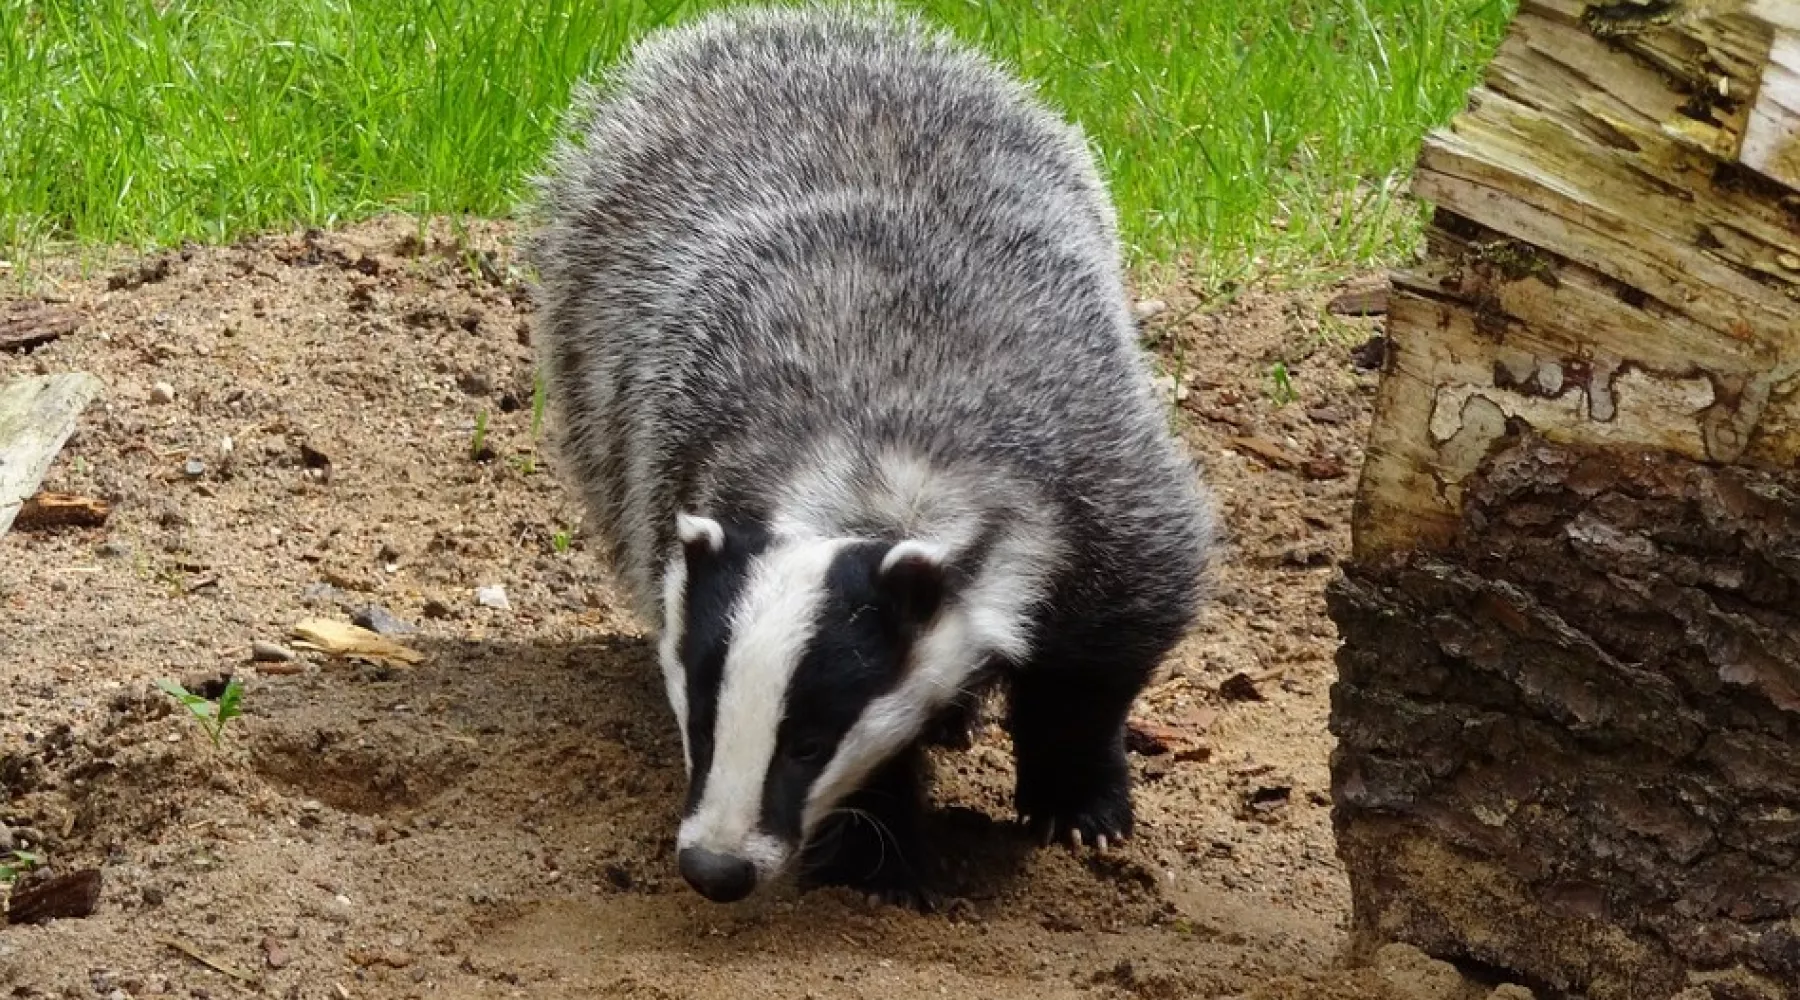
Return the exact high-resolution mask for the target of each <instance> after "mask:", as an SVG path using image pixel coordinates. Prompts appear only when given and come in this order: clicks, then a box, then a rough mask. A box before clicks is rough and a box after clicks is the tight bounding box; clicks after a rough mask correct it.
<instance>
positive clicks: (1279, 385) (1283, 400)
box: [1269, 361, 1300, 406]
mask: <svg viewBox="0 0 1800 1000" xmlns="http://www.w3.org/2000/svg"><path fill="white" fill-rule="evenodd" d="M1269 381H1270V382H1271V383H1272V388H1271V389H1270V391H1269V396H1270V397H1271V398H1272V399H1274V400H1275V405H1276V406H1286V405H1288V404H1289V403H1291V402H1293V401H1294V400H1296V399H1299V398H1300V393H1299V392H1298V391H1296V390H1295V389H1294V379H1293V376H1292V375H1291V374H1289V372H1288V367H1287V363H1286V362H1282V361H1277V362H1275V364H1274V365H1273V366H1271V367H1270V368H1269Z"/></svg>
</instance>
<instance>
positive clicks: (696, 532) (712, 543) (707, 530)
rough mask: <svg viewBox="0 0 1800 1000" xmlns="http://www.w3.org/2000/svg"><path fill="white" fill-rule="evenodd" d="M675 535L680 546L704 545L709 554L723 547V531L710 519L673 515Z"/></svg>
mask: <svg viewBox="0 0 1800 1000" xmlns="http://www.w3.org/2000/svg"><path fill="white" fill-rule="evenodd" d="M675 534H676V535H677V536H679V537H680V539H681V544H682V545H686V546H693V545H700V544H704V545H705V546H706V548H707V551H709V552H717V551H719V550H720V549H723V548H724V547H725V529H724V528H723V527H721V526H720V525H719V522H717V521H715V520H713V519H712V518H710V517H699V516H696V515H693V514H679V513H678V514H676V515H675Z"/></svg>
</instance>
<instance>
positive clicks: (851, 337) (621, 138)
mask: <svg viewBox="0 0 1800 1000" xmlns="http://www.w3.org/2000/svg"><path fill="white" fill-rule="evenodd" d="M557 143H558V144H557V146H556V148H555V149H554V150H553V152H552V153H551V155H550V157H549V159H548V161H547V163H546V166H545V167H544V169H543V170H542V172H541V173H540V174H539V176H538V178H537V180H536V185H537V186H536V189H535V190H536V198H535V200H534V202H533V205H534V206H535V220H534V221H533V222H532V224H531V229H530V235H529V237H528V243H527V249H526V253H527V255H528V259H529V260H530V261H531V263H532V265H533V267H534V269H535V271H536V272H537V275H538V278H537V288H538V296H539V302H538V308H537V311H536V315H537V320H536V323H537V327H536V331H535V337H534V340H535V342H536V343H537V344H538V345H539V351H540V357H539V363H540V366H541V371H542V373H543V375H542V377H543V378H544V385H545V390H546V396H547V399H548V400H549V403H550V406H551V409H552V414H553V421H552V425H551V426H552V443H553V453H554V454H555V455H556V456H557V460H558V463H559V466H560V467H561V468H562V469H563V471H564V474H565V475H566V476H567V477H568V478H569V481H570V483H571V486H572V487H573V488H575V489H578V490H579V493H580V496H581V498H582V505H583V507H584V514H585V519H586V521H587V530H588V532H589V534H590V537H591V538H592V539H594V540H595V542H596V544H597V547H598V549H599V550H600V552H601V554H602V556H603V557H604V560H605V562H606V563H608V564H609V565H610V567H611V569H612V571H613V573H614V574H615V576H616V578H617V579H618V580H619V582H620V584H621V587H622V589H623V590H625V591H626V592H628V593H629V594H630V595H631V597H632V599H633V601H634V602H635V605H636V609H637V611H638V612H639V613H640V614H641V615H642V617H643V619H644V621H645V623H646V626H647V627H648V628H650V629H652V630H653V631H654V632H655V634H656V637H657V651H658V658H659V659H660V663H661V672H662V681H663V685H664V687H665V689H666V693H667V699H668V705H669V708H670V709H671V710H672V712H673V715H674V718H675V722H676V725H677V727H678V729H679V732H680V744H681V753H682V759H683V763H684V765H685V768H686V774H687V796H686V802H685V805H684V806H683V809H682V814H681V815H682V818H681V821H680V825H679V830H678V832H677V836H676V845H675V859H676V867H677V868H678V869H679V871H680V874H681V876H682V877H683V879H684V880H685V881H686V882H687V883H688V884H689V885H691V886H692V888H693V889H694V890H695V891H697V892H698V893H699V894H701V895H702V896H704V897H706V898H707V899H710V900H713V901H715V902H734V901H739V900H743V899H746V898H748V897H750V896H752V894H754V893H756V892H757V891H758V890H759V889H762V888H763V887H766V886H769V885H772V884H775V883H777V882H782V881H786V880H787V877H788V876H790V875H794V876H796V880H797V881H803V882H804V883H805V884H806V885H808V886H819V885H838V886H849V887H854V888H856V889H859V890H861V891H864V892H866V893H869V894H870V895H873V896H877V897H880V898H884V899H889V900H892V901H895V902H910V903H914V904H919V903H921V901H927V900H929V898H930V893H929V890H928V888H927V887H926V885H925V882H926V881H927V880H926V879H925V877H924V873H925V871H926V861H927V859H928V855H927V853H926V850H925V846H926V845H925V844H924V843H923V841H924V840H925V837H924V832H923V817H924V810H925V800H926V795H925V782H926V780H927V772H926V770H925V758H926V754H927V751H928V748H929V746H930V745H931V743H932V741H933V738H934V736H935V735H938V734H941V733H942V732H944V731H946V730H945V726H944V723H945V720H951V721H952V722H954V721H955V720H957V719H964V720H966V718H967V713H968V712H969V711H970V706H971V704H972V702H973V700H974V698H975V697H976V696H977V695H978V694H979V693H980V692H982V691H983V690H985V688H986V687H987V686H992V687H998V688H1002V689H1003V691H1004V695H1005V713H1004V726H1005V729H1006V731H1007V732H1008V734H1009V735H1010V738H1011V746H1012V751H1013V759H1014V762H1015V770H1016V775H1015V784H1014V789H1013V797H1014V803H1013V804H1014V808H1015V809H1016V810H1017V814H1018V815H1017V818H1018V819H1019V820H1020V821H1022V822H1023V823H1024V824H1025V826H1026V828H1027V829H1028V830H1029V831H1030V832H1032V833H1034V834H1035V835H1037V836H1039V837H1040V838H1042V841H1043V843H1045V844H1049V843H1052V842H1054V841H1056V840H1061V841H1063V842H1064V843H1065V844H1067V845H1070V846H1072V847H1074V848H1075V849H1077V850H1087V849H1098V850H1106V849H1108V847H1109V846H1110V845H1112V844H1116V843H1118V842H1120V841H1123V840H1124V839H1126V838H1127V837H1129V836H1130V835H1131V834H1132V832H1133V809H1132V801H1131V787H1130V772H1129V768H1128V764H1127V759H1126V756H1125V742H1124V737H1125V728H1126V719H1127V715H1128V713H1129V711H1130V709H1131V706H1132V704H1133V702H1134V701H1135V699H1136V698H1137V696H1138V695H1139V693H1140V692H1141V690H1142V688H1143V687H1144V686H1145V685H1146V683H1147V681H1148V679H1149V678H1150V677H1151V676H1152V674H1153V672H1154V671H1155V670H1156V668H1157V667H1158V665H1159V663H1160V662H1161V661H1162V659H1163V658H1164V657H1165V656H1166V655H1167V654H1168V652H1169V651H1170V650H1171V648H1172V647H1173V646H1174V645H1175V644H1176V643H1178V642H1179V641H1180V640H1181V639H1182V637H1183V636H1184V635H1185V633H1186V632H1187V630H1188V629H1189V628H1190V627H1191V626H1192V625H1193V622H1194V619H1195V617H1196V615H1197V613H1198V604H1199V602H1200V600H1201V599H1202V597H1203V591H1204V578H1205V574H1206V571H1207V568H1208V550H1209V547H1210V545H1211V544H1212V539H1213V532H1214V522H1213V515H1212V507H1211V498H1210V494H1209V493H1208V492H1207V489H1206V487H1205V485H1204V484H1203V483H1202V482H1201V480H1200V477H1199V475H1198V472H1197V469H1196V468H1195V465H1194V463H1193V461H1192V459H1191V458H1189V457H1188V456H1187V455H1186V453H1185V452H1184V450H1183V448H1182V446H1181V445H1180V443H1179V441H1178V440H1177V438H1176V436H1175V435H1174V433H1173V431H1172V428H1171V426H1170V421H1169V416H1168V414H1167V413H1166V412H1165V411H1164V410H1163V409H1162V408H1161V406H1160V405H1159V404H1158V402H1157V400H1156V397H1155V394H1154V392H1153V387H1152V386H1153V383H1152V379H1151V370H1150V367H1149V363H1148V361H1147V359H1146V357H1145V355H1144V353H1143V352H1142V350H1141V348H1140V347H1139V344H1138V336H1137V331H1136V328H1135V323H1134V320H1133V317H1132V314H1131V310H1130V300H1129V298H1128V295H1127V291H1126V287H1125V269H1124V264H1123V257H1122V253H1121V250H1120V246H1119V239H1118V235H1117V219H1116V215H1115V209H1114V208H1113V206H1112V203H1111V201H1110V199H1109V195H1108V193H1107V190H1106V188H1105V186H1104V183H1103V181H1102V179H1101V175H1100V172H1099V168H1098V165H1097V163H1096V162H1095V159H1094V157H1093V156H1092V154H1091V153H1090V151H1089V149H1088V147H1087V144H1086V140H1085V138H1084V135H1083V133H1082V132H1081V131H1080V130H1079V129H1078V127H1077V126H1075V125H1073V124H1071V123H1069V122H1067V121H1065V120H1064V119H1062V118H1061V117H1059V116H1058V115H1057V114H1055V113H1053V112H1052V111H1051V110H1050V108H1049V107H1048V106H1047V104H1046V103H1044V102H1043V101H1041V100H1040V99H1039V98H1038V97H1037V95H1036V94H1035V92H1034V91H1033V90H1032V89H1031V88H1030V87H1029V86H1028V85H1027V84H1025V83H1024V82H1022V81H1021V80H1020V79H1018V78H1015V77H1014V76H1012V75H1010V74H1009V73H1008V72H1007V71H1006V70H1004V69H1003V68H1001V67H1000V65H999V64H998V63H997V62H994V61H991V60H989V59H988V58H986V57H985V56H983V55H981V54H978V52H977V51H976V50H974V49H973V48H972V47H969V46H966V45H964V44H963V43H960V42H959V41H957V40H955V39H954V38H953V37H952V36H950V35H949V34H948V33H947V32H945V31H943V30H942V29H940V28H937V27H935V26H931V25H928V24H927V23H925V22H924V21H922V20H921V19H920V18H919V17H918V16H916V15H913V14H908V13H903V12H900V11H897V10H896V9H894V8H892V7H888V6H885V5H879V4H875V5H861V6H855V7H851V6H833V5H829V4H823V3H817V2H815V3H811V4H805V5H792V6H759V7H747V6H740V7H734V8H728V9H726V10H725V11H723V12H718V13H713V14H710V15H705V16H703V17H700V18H698V19H696V20H691V21H688V22H685V23H683V24H681V25H678V26H674V27H665V28H662V29H658V30H657V31H655V32H652V33H650V34H648V35H646V36H645V37H644V38H643V39H642V40H640V42H639V43H638V44H637V46H636V47H635V48H634V49H633V50H632V52H631V53H630V54H629V55H628V56H627V58H626V59H625V60H623V61H622V63H621V64H620V65H618V66H617V67H616V68H614V69H613V70H611V71H609V72H607V73H605V74H603V75H602V76H601V77H599V79H598V81H597V82H595V83H590V84H584V85H583V86H582V87H581V88H580V89H579V90H578V92H577V95H576V98H575V100H574V102H573V108H572V110H571V111H570V112H569V117H568V118H567V119H566V120H565V123H564V129H563V132H562V134H561V135H560V137H559V138H558V140H557ZM927 905H928V904H927Z"/></svg>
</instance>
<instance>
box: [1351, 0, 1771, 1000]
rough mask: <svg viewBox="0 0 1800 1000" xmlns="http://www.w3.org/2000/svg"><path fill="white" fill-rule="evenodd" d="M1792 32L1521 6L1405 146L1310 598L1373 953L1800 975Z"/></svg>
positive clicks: (1762, 986)
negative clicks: (1344, 522) (1322, 575)
mask: <svg viewBox="0 0 1800 1000" xmlns="http://www.w3.org/2000/svg"><path fill="white" fill-rule="evenodd" d="M1797 53H1800V0H1780V2H1772V0H1765V2H1744V0H1714V2H1710V3H1670V2H1661V0H1649V2H1636V0H1628V2H1620V3H1616V4H1606V5H1586V4H1583V3H1580V2H1576V0H1526V2H1525V3H1523V5H1522V7H1521V10H1520V12H1519V15H1518V18H1517V20H1516V22H1515V23H1514V25H1513V27H1512V30H1511V31H1510V33H1509V36H1508V38H1507V41H1506V42H1505V44H1504V45H1503V46H1502V48H1501V50H1500V52H1499V54H1498V55H1497V56H1496V58H1495V60H1494V62H1493V64H1492V66H1491V67H1490V70H1489V72H1488V75H1487V78H1486V81H1485V84H1484V86H1483V87H1481V88H1478V89H1477V91H1476V92H1475V94H1474V95H1472V99H1471V103H1470V108H1469V110H1468V111H1467V112H1466V113H1465V114H1464V115H1462V116H1460V117H1459V118H1458V119H1457V121H1456V122H1455V123H1454V124H1453V125H1452V126H1451V127H1450V128H1449V129H1447V130H1446V131H1444V132H1443V133H1441V134H1438V135H1435V136H1433V137H1432V138H1431V139H1430V140H1429V141H1428V142H1427V145H1426V148H1425V150H1424V152H1423V153H1422V155H1421V157H1420V162H1419V170H1418V173H1417V177H1416V180H1415V190H1416V191H1417V192H1418V193H1419V194H1420V195H1422V196H1424V197H1425V198H1427V199H1429V200H1431V201H1432V202H1434V203H1435V204H1436V206H1437V208H1436V212H1435V215H1434V220H1433V224H1432V227H1431V230H1430V233H1429V238H1428V252H1427V255H1426V258H1425V260H1424V261H1423V262H1422V263H1421V264H1420V265H1418V266H1417V267H1415V268H1412V269H1410V270H1408V271H1406V272H1404V273H1401V274H1399V275H1396V279H1395V289H1394V294H1393V297H1392V303H1391V311H1390V318H1389V331H1388V336H1389V340H1390V345H1389V350H1388V352H1387V364H1386V370H1385V372H1384V375H1383V379H1382V386H1381V390H1380V393H1379V396H1378V403H1377V408H1376V416H1375V423H1374V427H1373V430H1372V432H1371V441H1370V447H1369V449H1368V454H1369V458H1368V462H1367V464H1366V466H1365V468H1364V470H1363V479H1362V482H1361V486H1360V490H1359V496H1358V502H1357V505H1356V510H1355V515H1354V517H1355V520H1354V525H1353V530H1354V537H1355V543H1354V553H1353V558H1352V560H1351V561H1350V563H1349V564H1348V565H1347V566H1346V567H1345V573H1344V575H1343V577H1342V578H1341V579H1340V580H1339V581H1338V582H1337V583H1336V584H1335V585H1334V586H1333V587H1332V589H1331V592H1330V602H1331V613H1332V615H1333V617H1334V618H1335V619H1336V621H1337V623H1338V626H1339V629H1340V631H1341V633H1342V635H1343V640H1344V645H1343V647H1342V650H1341V652H1340V654H1339V659H1338V663H1339V681H1338V683H1337V685H1336V686H1335V688H1334V691H1333V712H1332V728H1333V732H1334V734H1335V735H1336V736H1337V737H1338V741H1339V745H1338V748H1337V751H1336V753H1335V755H1334V758H1333V764H1332V767H1333V783H1334V791H1335V793H1336V806H1335V809H1336V812H1335V818H1336V822H1337V827H1338V833H1339V844H1340V852H1341V854H1342V855H1343V857H1344V859H1345V862H1346V864H1347V866H1348V868H1349V872H1350V878H1351V887H1352V893H1353V898H1354V900H1355V932H1356V935H1357V938H1358V941H1359V943H1360V944H1361V945H1362V946H1363V947H1364V948H1365V949H1372V948H1373V947H1376V946H1378V945H1379V944H1382V943H1385V942H1387V941H1393V940H1400V941H1406V942H1409V943H1412V944H1415V945H1418V946H1420V947H1422V948H1424V949H1425V950H1427V951H1429V952H1431V953H1433V954H1436V955H1439V956H1441V957H1445V958H1451V959H1458V960H1464V961H1468V962H1472V963H1475V964H1479V965H1487V966H1492V967H1495V968H1498V969H1501V970H1504V971H1505V972H1507V973H1508V974H1510V975H1512V976H1514V977H1516V978H1519V979H1523V980H1524V981H1527V982H1530V983H1533V984H1535V985H1538V986H1540V987H1543V988H1545V989H1546V990H1552V991H1556V992H1561V993H1570V994H1576V995H1587V996H1592V997H1595V998H1597V1000H1610V998H1621V1000H1623V998H1631V1000H1662V998H1667V997H1671V996H1674V995H1676V994H1681V995H1682V996H1683V997H1684V1000H1687V998H1701V997H1716V998H1719V1000H1724V998H1727V997H1730V998H1733V1000H1736V998H1761V997H1800V393H1797V392H1796V389H1800V114H1797V113H1796V109H1797V108H1800V73H1797V68H1800V59H1797V58H1796V54H1797ZM1683 991H1691V992H1683Z"/></svg>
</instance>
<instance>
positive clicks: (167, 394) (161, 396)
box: [150, 382, 175, 405]
mask: <svg viewBox="0 0 1800 1000" xmlns="http://www.w3.org/2000/svg"><path fill="white" fill-rule="evenodd" d="M150 402H152V403H156V404H158V405H161V404H164V403H173V402H175V387H174V386H172V385H170V384H169V383H167V382H158V383H156V384H155V385H153V386H151V387H150Z"/></svg>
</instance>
